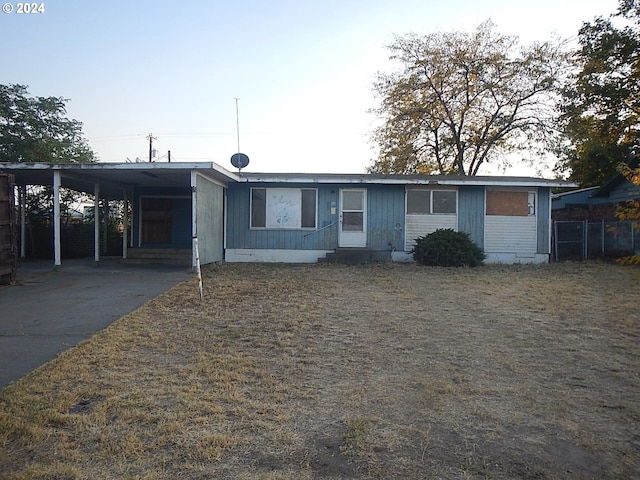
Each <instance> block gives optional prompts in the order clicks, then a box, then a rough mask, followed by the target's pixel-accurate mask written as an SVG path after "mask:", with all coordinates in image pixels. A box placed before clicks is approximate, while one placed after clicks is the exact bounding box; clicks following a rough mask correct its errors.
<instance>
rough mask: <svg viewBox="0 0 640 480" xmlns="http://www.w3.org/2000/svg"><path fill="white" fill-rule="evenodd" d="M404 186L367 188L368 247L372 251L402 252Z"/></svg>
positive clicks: (372, 186)
mask: <svg viewBox="0 0 640 480" xmlns="http://www.w3.org/2000/svg"><path fill="white" fill-rule="evenodd" d="M404 192H405V189H404V186H397V185H393V186H389V185H386V186H383V185H369V186H368V187H367V246H368V247H369V248H370V249H371V250H378V251H382V250H402V249H403V230H404V202H405V193H404Z"/></svg>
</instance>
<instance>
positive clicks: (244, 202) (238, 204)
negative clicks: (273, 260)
mask: <svg viewBox="0 0 640 480" xmlns="http://www.w3.org/2000/svg"><path fill="white" fill-rule="evenodd" d="M252 186H257V187H260V188H270V187H280V188H282V187H290V188H316V189H317V190H318V204H317V229H315V230H314V229H292V230H278V229H251V228H250V227H249V221H250V215H251V209H250V204H251V201H250V198H251V187H252ZM338 192H339V188H338V187H337V186H335V185H318V184H286V185H282V184H269V183H260V184H255V185H254V184H248V183H243V184H235V185H230V186H229V189H228V192H227V199H228V210H227V248H239V249H287V250H290V249H296V250H332V249H334V248H336V246H337V244H338V237H337V225H336V223H337V220H338ZM332 206H334V207H335V212H336V213H335V214H331V207H332ZM322 227H326V228H322Z"/></svg>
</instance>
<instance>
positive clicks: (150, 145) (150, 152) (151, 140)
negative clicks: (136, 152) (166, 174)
mask: <svg viewBox="0 0 640 480" xmlns="http://www.w3.org/2000/svg"><path fill="white" fill-rule="evenodd" d="M147 140H149V163H151V159H152V158H153V141H154V140H157V138H156V137H154V136H153V133H150V134H149V135H147Z"/></svg>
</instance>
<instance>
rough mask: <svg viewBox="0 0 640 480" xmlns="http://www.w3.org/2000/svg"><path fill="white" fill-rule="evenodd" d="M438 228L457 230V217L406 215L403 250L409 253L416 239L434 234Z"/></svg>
mask: <svg viewBox="0 0 640 480" xmlns="http://www.w3.org/2000/svg"><path fill="white" fill-rule="evenodd" d="M439 228H451V229H453V230H457V228H458V217H457V215H415V214H407V234H406V242H405V246H404V249H405V251H406V252H409V251H411V250H412V249H413V246H414V245H415V240H416V238H418V237H422V236H424V235H428V234H430V233H433V232H435V231H436V230H438V229H439Z"/></svg>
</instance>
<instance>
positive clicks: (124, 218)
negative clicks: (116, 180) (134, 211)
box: [122, 190, 129, 260]
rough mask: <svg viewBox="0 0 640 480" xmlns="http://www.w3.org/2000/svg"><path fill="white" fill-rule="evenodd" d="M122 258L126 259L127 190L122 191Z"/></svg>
mask: <svg viewBox="0 0 640 480" xmlns="http://www.w3.org/2000/svg"><path fill="white" fill-rule="evenodd" d="M122 203H123V207H122V258H123V259H125V260H126V259H127V236H128V229H127V223H128V222H129V218H128V216H127V213H128V205H127V190H124V191H123V192H122Z"/></svg>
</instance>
